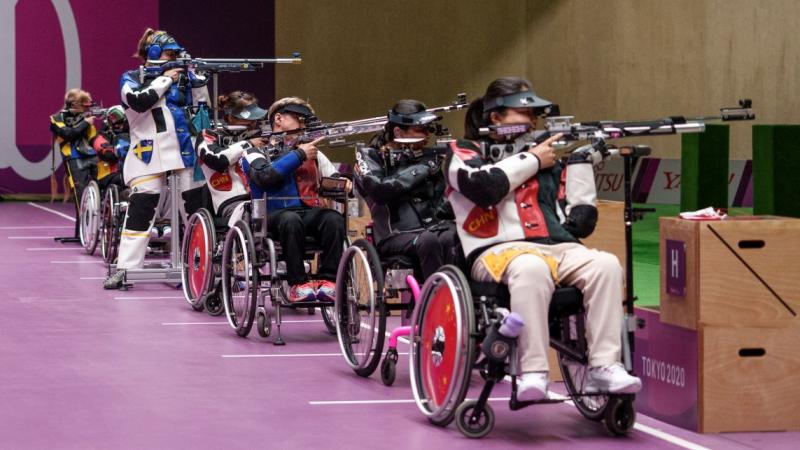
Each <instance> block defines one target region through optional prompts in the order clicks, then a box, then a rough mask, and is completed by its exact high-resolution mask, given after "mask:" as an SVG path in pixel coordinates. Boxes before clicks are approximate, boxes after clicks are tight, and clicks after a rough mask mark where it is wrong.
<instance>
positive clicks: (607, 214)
mask: <svg viewBox="0 0 800 450" xmlns="http://www.w3.org/2000/svg"><path fill="white" fill-rule="evenodd" d="M624 209H625V205H624V203H622V202H612V201H606V200H598V202H597V216H598V217H597V226H595V228H594V233H592V234H591V235H590V236H589V237H588V238H586V239H584V240H583V244H584V245H585V246H587V247H589V248H596V249H598V250H603V251H606V252H609V253H613V254H614V255H615V256H616V257H617V258H618V259H619V263H620V264H621V265H622V267H625V222H624V221H625V216H624Z"/></svg>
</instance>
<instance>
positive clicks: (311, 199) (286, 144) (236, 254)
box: [222, 97, 351, 345]
mask: <svg viewBox="0 0 800 450" xmlns="http://www.w3.org/2000/svg"><path fill="white" fill-rule="evenodd" d="M268 119H269V121H270V126H271V128H272V131H273V132H274V133H285V136H284V139H283V140H282V142H279V143H278V144H277V145H273V144H272V143H270V144H269V145H268V146H267V148H265V149H258V148H253V149H249V150H248V151H247V154H246V155H245V157H244V159H243V160H242V169H243V171H244V173H245V174H246V175H247V177H248V181H249V186H250V194H251V197H252V199H253V200H252V208H251V209H252V220H251V222H250V223H247V222H245V221H241V220H240V221H237V222H236V223H234V224H233V226H232V227H231V229H230V231H228V234H227V235H226V237H225V244H224V246H223V261H222V262H223V264H222V288H223V289H222V292H223V304H224V306H225V311H226V314H227V316H228V320H229V321H230V323H231V325H232V326H233V327H234V328H235V329H236V332H237V334H239V335H240V336H246V335H247V334H248V333H249V332H250V329H251V327H252V325H253V319H254V318H255V319H256V321H257V330H258V333H259V334H260V335H261V336H262V337H267V336H269V335H270V334H271V329H272V317H273V316H274V318H275V324H276V325H277V328H278V336H277V338H276V340H275V342H274V344H275V345H284V344H285V342H284V341H283V339H282V337H281V310H282V309H283V308H291V309H297V308H308V309H309V312H313V310H314V309H315V308H317V307H319V308H320V309H321V310H322V317H323V320H324V321H325V325H326V327H327V329H328V331H329V332H330V333H332V334H333V333H336V329H335V326H334V318H333V312H332V310H333V300H334V297H335V284H334V280H335V279H336V268H337V267H338V264H339V259H340V258H341V255H342V250H343V249H344V247H345V245H346V221H345V218H344V217H343V215H342V214H341V213H339V212H337V211H336V210H333V209H330V208H324V207H322V206H323V198H322V197H329V198H334V199H336V200H339V201H343V200H345V198H346V195H347V193H348V192H349V191H350V189H351V183H350V181H349V180H346V179H343V178H339V174H338V172H336V170H335V168H334V166H333V164H332V163H331V162H330V161H329V160H328V159H327V158H326V157H325V155H323V154H322V153H321V152H319V151H318V149H317V147H316V145H315V144H316V143H317V142H316V141H314V142H308V143H300V141H299V140H298V138H300V137H301V135H302V131H301V130H302V129H303V128H305V127H306V124H307V123H310V122H313V121H316V117H315V116H314V111H313V110H312V109H311V106H310V105H308V103H306V102H305V101H303V100H301V99H299V98H296V97H287V98H284V99H281V100H278V101H277V102H275V103H274V104H273V105H272V106H271V107H270V109H269V113H268ZM310 259H316V260H317V264H316V265H313V264H309V263H308V260H310ZM279 262H282V263H283V264H279ZM314 266H316V272H315V273H312V274H311V275H309V274H308V273H307V268H314ZM261 277H265V278H266V279H265V280H264V281H265V283H264V284H263V286H262V283H261V281H260V278H261ZM262 287H263V288H265V289H264V290H263V291H262V289H261V288H262ZM265 297H269V299H270V302H269V303H270V304H271V305H272V307H273V310H274V315H273V314H272V313H271V312H270V311H269V310H268V309H267V306H268V304H267V303H266V302H265V301H264V298H265Z"/></svg>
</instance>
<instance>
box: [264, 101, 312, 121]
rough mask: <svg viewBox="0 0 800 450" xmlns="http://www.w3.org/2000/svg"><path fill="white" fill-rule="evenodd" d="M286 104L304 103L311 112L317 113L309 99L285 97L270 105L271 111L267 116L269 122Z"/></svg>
mask: <svg viewBox="0 0 800 450" xmlns="http://www.w3.org/2000/svg"><path fill="white" fill-rule="evenodd" d="M286 105H303V106H305V107H306V108H308V109H309V110H310V111H311V114H314V115H316V114H317V113H316V112H315V111H314V108H312V107H311V105H309V104H308V102H307V101H305V100H303V99H302V98H300V97H284V98H282V99H280V100H277V101H276V102H275V103H273V104H272V106H270V107H269V111H267V118H268V119H269V123H270V124H271V123H272V119H273V116H274V115H275V114H276V113H277V112H278V110H280V109H281V108H283V107H284V106H286Z"/></svg>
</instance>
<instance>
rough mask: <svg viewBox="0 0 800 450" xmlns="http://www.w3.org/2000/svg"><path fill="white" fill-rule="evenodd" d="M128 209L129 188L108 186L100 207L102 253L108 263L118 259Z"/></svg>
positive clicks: (114, 185)
mask: <svg viewBox="0 0 800 450" xmlns="http://www.w3.org/2000/svg"><path fill="white" fill-rule="evenodd" d="M127 210H128V190H127V189H125V190H124V191H123V192H120V189H119V186H117V185H116V184H112V185H110V186H108V187H107V188H106V192H105V194H104V195H103V204H102V206H101V208H100V253H101V255H102V256H103V261H105V262H106V263H107V264H113V263H114V261H116V260H117V254H118V252H119V241H120V234H121V233H122V225H123V222H124V221H125V213H126V212H127Z"/></svg>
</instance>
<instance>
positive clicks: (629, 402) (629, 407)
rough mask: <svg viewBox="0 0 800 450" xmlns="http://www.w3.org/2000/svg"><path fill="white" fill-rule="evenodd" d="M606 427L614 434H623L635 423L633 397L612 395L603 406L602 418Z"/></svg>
mask: <svg viewBox="0 0 800 450" xmlns="http://www.w3.org/2000/svg"><path fill="white" fill-rule="evenodd" d="M603 420H604V422H605V424H606V428H607V429H608V431H610V432H611V434H613V435H614V436H625V435H626V434H628V431H630V430H631V428H633V426H634V425H635V424H636V409H634V407H633V399H632V398H628V397H613V398H611V400H609V402H608V405H607V406H606V408H605V414H604V418H603Z"/></svg>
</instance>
